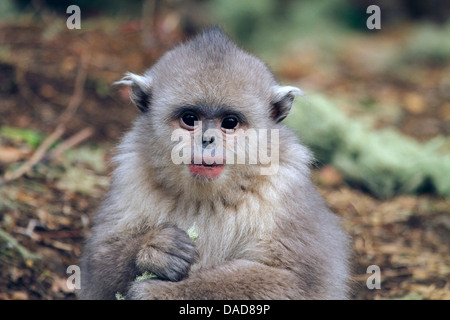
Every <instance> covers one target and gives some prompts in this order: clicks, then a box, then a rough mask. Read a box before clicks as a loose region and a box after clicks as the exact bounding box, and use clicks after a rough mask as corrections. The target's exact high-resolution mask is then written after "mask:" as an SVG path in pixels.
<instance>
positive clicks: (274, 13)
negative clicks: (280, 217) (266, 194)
mask: <svg viewBox="0 0 450 320" xmlns="http://www.w3.org/2000/svg"><path fill="white" fill-rule="evenodd" d="M74 4H75V5H78V6H79V7H80V9H81V28H80V29H68V28H67V25H66V21H67V19H68V18H69V17H70V16H71V14H72V12H70V13H69V14H68V13H66V9H67V7H68V6H69V5H74ZM374 4H375V5H378V6H379V7H380V9H381V29H373V30H370V29H368V28H367V25H366V22H367V20H368V18H369V17H370V16H371V15H372V12H371V13H366V10H367V7H368V6H369V5H374ZM449 16H450V2H448V1H445V0H433V1H420V0H403V1H387V0H386V1H375V0H373V1H372V0H350V1H339V2H338V1H331V0H323V1H312V0H303V1H294V0H280V1H276V0H247V1H239V0H185V1H181V0H135V1H133V0H126V1H125V0H118V1H106V0H80V1H75V0H70V1H69V0H67V1H65V0H62V1H57V0H47V1H46V0H31V1H30V0H15V1H14V0H2V1H1V2H0V177H1V179H0V274H1V276H0V299H74V298H75V295H74V293H73V290H70V289H69V288H68V287H67V283H66V280H67V277H68V276H69V275H70V274H66V269H67V267H68V266H69V265H74V264H77V263H78V259H79V257H80V250H81V248H82V243H83V239H84V238H85V237H86V235H87V234H88V233H89V229H90V225H91V219H92V217H93V214H94V213H95V211H96V209H97V207H98V205H99V203H100V201H101V199H102V197H103V196H104V195H105V193H106V191H107V189H108V185H109V178H110V173H111V170H112V165H111V163H110V158H111V156H112V155H113V153H114V151H113V148H114V145H115V144H117V142H118V141H119V139H120V137H121V136H122V135H123V133H124V132H125V131H126V130H127V129H128V128H129V127H130V125H131V123H132V121H133V119H134V118H135V117H136V116H137V115H138V110H137V108H135V107H134V106H133V105H132V104H131V103H130V101H129V96H128V91H127V89H126V88H120V87H114V86H112V85H111V84H112V83H113V82H114V81H117V80H118V79H120V78H121V77H122V75H123V74H124V73H125V72H127V71H130V72H134V73H142V72H144V71H145V70H146V69H147V68H148V67H150V66H151V65H152V64H153V63H154V62H155V61H156V60H157V59H158V57H160V56H161V55H162V54H163V53H164V52H165V51H167V50H168V49H170V48H172V47H173V46H174V45H175V44H177V43H178V42H179V41H183V40H185V39H187V38H189V37H190V36H192V35H193V34H195V33H196V32H198V31H200V30H201V29H202V28H203V27H204V26H208V25H219V26H221V27H222V28H223V29H224V30H225V31H226V32H227V33H228V34H229V35H230V36H231V37H232V38H233V39H234V40H235V41H236V42H237V43H238V44H239V45H240V46H241V47H243V48H245V49H246V50H248V51H250V52H252V53H254V54H255V55H257V56H259V57H261V58H262V59H263V60H264V61H265V62H267V64H268V65H269V67H270V68H271V69H272V70H273V72H274V73H275V75H276V76H277V78H278V80H279V81H280V82H281V83H282V84H286V85H294V86H298V87H300V88H302V89H303V90H304V91H305V93H306V96H307V97H306V98H305V99H301V98H297V99H296V101H295V104H294V107H293V110H292V112H291V115H290V116H289V117H288V118H287V119H286V120H285V121H286V123H287V124H288V125H289V126H291V127H292V128H293V129H294V130H295V131H296V132H297V133H298V135H299V137H300V139H301V140H302V141H303V143H305V144H306V145H308V146H309V147H310V148H311V149H312V150H313V152H314V154H315V156H316V158H317V161H316V163H315V166H314V168H313V179H314V181H315V183H316V184H317V186H318V188H319V191H320V193H321V194H322V195H323V196H324V197H325V199H326V200H327V202H328V203H329V205H330V207H331V208H332V209H333V211H334V212H336V214H337V215H339V216H341V217H342V218H343V222H344V227H345V228H346V229H347V230H348V232H349V233H350V234H351V236H352V239H353V240H352V241H353V250H354V258H353V259H352V262H353V279H354V283H353V286H352V287H353V292H352V298H354V299H408V300H409V299H450V280H449V279H450V257H449V252H450V250H449V244H450V214H449V213H450V139H449V133H450V20H449ZM370 265H377V266H379V267H380V270H381V289H378V290H377V289H374V290H370V289H368V288H367V286H366V280H367V279H368V277H369V276H370V275H371V274H367V273H366V271H367V268H368V267H369V266H370Z"/></svg>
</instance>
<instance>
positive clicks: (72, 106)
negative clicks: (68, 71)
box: [0, 54, 89, 184]
mask: <svg viewBox="0 0 450 320" xmlns="http://www.w3.org/2000/svg"><path fill="white" fill-rule="evenodd" d="M88 64H89V56H88V55H87V54H82V55H81V62H80V67H79V68H78V72H77V76H76V78H75V86H74V90H73V94H72V96H71V98H70V100H69V103H68V105H67V108H66V110H64V112H63V113H62V114H61V116H60V117H59V118H58V122H59V123H58V125H57V126H56V128H55V130H54V131H53V132H52V133H51V134H50V135H49V136H48V137H47V138H46V139H45V140H44V141H43V142H42V143H41V145H40V146H39V147H38V148H37V149H36V151H35V152H34V154H33V155H32V156H31V158H30V159H28V160H27V161H26V162H25V163H23V164H22V165H21V166H20V167H19V168H18V169H16V170H14V171H12V172H7V173H6V174H5V175H4V178H3V181H0V184H3V183H7V182H10V181H12V180H15V179H18V178H20V177H22V176H23V175H24V174H26V173H28V172H29V171H30V170H31V169H32V168H33V167H34V166H35V165H36V164H38V163H39V162H40V161H41V160H42V159H43V158H44V157H45V154H46V153H47V151H48V150H49V149H50V147H51V146H52V145H53V144H54V143H55V142H56V141H57V140H58V139H59V138H60V137H61V136H62V135H63V134H64V132H65V131H66V124H67V122H68V121H69V120H70V119H71V118H72V117H73V115H74V114H75V112H76V111H77V109H78V107H79V106H80V104H81V102H82V100H83V94H84V84H85V82H86V76H87V67H88Z"/></svg>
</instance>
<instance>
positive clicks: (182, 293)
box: [127, 260, 305, 300]
mask: <svg viewBox="0 0 450 320" xmlns="http://www.w3.org/2000/svg"><path fill="white" fill-rule="evenodd" d="M304 297H305V296H304V293H303V292H301V290H300V289H299V285H298V279H297V277H296V276H295V274H294V273H293V272H291V271H289V270H283V269H279V268H275V267H270V266H267V265H264V264H261V263H258V262H253V261H249V260H233V261H230V262H228V263H226V264H224V265H221V266H216V267H214V268H211V269H207V270H206V269H205V270H199V271H197V272H193V273H192V274H190V276H189V277H188V278H186V279H185V280H182V281H179V282H169V281H160V280H146V281H142V282H137V283H134V284H133V285H132V286H131V288H130V290H129V291H128V294H127V299H161V300H162V299H168V300H172V299H177V300H179V299H194V300H202V299H203V300H204V299H208V300H209V299H216V300H228V299H235V300H239V299H253V300H258V299H302V298H304Z"/></svg>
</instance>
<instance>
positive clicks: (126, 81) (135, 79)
mask: <svg viewBox="0 0 450 320" xmlns="http://www.w3.org/2000/svg"><path fill="white" fill-rule="evenodd" d="M151 82H152V79H151V78H150V77H149V76H140V75H137V74H134V73H131V72H127V73H125V76H124V77H123V78H122V79H120V80H119V81H116V82H114V83H113V84H114V85H120V84H122V85H126V86H131V85H133V84H136V85H138V86H139V87H140V88H142V89H145V88H150V87H151Z"/></svg>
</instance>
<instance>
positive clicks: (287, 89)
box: [273, 86, 305, 101]
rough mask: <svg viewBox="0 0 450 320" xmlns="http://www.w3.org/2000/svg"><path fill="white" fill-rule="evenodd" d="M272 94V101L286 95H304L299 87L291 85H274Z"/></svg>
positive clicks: (281, 98)
mask: <svg viewBox="0 0 450 320" xmlns="http://www.w3.org/2000/svg"><path fill="white" fill-rule="evenodd" d="M273 94H274V97H273V101H280V100H283V99H284V98H285V97H286V96H287V95H293V96H296V95H300V96H302V97H304V96H305V93H304V92H303V91H302V90H301V89H299V88H297V87H292V86H275V87H274V88H273Z"/></svg>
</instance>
